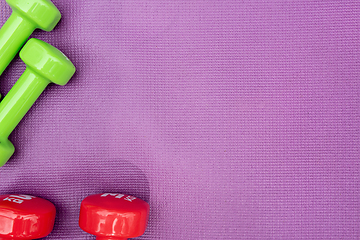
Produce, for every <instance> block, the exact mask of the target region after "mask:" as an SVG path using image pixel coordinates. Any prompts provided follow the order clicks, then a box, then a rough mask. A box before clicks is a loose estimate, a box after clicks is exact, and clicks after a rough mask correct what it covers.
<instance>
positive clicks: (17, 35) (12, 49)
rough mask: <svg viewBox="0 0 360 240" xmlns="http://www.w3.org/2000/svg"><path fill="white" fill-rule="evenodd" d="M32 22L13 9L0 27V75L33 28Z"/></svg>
mask: <svg viewBox="0 0 360 240" xmlns="http://www.w3.org/2000/svg"><path fill="white" fill-rule="evenodd" d="M35 28H36V27H35V26H34V25H33V23H31V22H30V21H28V20H27V19H26V18H23V17H21V16H20V15H19V14H18V13H17V12H16V11H14V12H13V13H12V14H11V15H10V17H9V18H8V20H7V21H6V22H5V24H4V25H3V26H2V27H1V29H0V59H1V61H0V75H1V74H2V73H3V71H4V70H5V68H6V67H7V66H8V65H9V63H10V62H11V60H12V59H13V58H14V57H15V55H16V53H17V52H18V51H19V50H20V48H21V47H22V45H24V43H25V42H26V40H27V39H28V38H29V36H30V35H31V33H32V32H33V31H34V30H35Z"/></svg>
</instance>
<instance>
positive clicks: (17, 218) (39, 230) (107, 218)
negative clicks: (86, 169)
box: [0, 193, 150, 240]
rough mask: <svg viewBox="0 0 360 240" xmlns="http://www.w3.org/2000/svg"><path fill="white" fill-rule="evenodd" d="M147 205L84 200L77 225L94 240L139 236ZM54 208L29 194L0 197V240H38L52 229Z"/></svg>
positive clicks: (109, 197) (109, 196)
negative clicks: (94, 239)
mask: <svg viewBox="0 0 360 240" xmlns="http://www.w3.org/2000/svg"><path fill="white" fill-rule="evenodd" d="M149 210H150V208H149V204H148V203H146V202H145V201H143V200H141V199H139V198H136V197H133V196H130V195H126V194H118V193H103V194H94V195H90V196H88V197H86V198H85V199H84V200H83V201H82V202H81V206H80V217H79V226H80V228H81V229H82V230H84V231H85V232H88V233H90V234H92V235H96V236H97V237H96V239H97V240H110V239H113V240H125V239H128V238H134V237H138V236H141V235H142V234H143V233H144V232H145V229H146V226H147V221H148V218H149ZM55 214H56V209H55V206H54V204H52V203H51V202H50V201H48V200H45V199H43V198H40V197H35V196H31V195H18V194H7V195H1V196H0V239H1V240H6V239H7V240H9V239H14V240H15V239H37V238H42V237H45V236H47V235H48V234H49V233H50V232H51V230H52V229H53V226H54V222H55Z"/></svg>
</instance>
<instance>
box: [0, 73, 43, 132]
mask: <svg viewBox="0 0 360 240" xmlns="http://www.w3.org/2000/svg"><path fill="white" fill-rule="evenodd" d="M48 84H50V81H49V80H47V79H45V78H43V77H41V76H39V75H38V74H36V73H34V72H33V71H32V70H31V69H30V68H26V70H25V71H24V73H23V74H22V75H21V77H20V78H19V79H18V81H17V82H16V83H15V85H14V86H13V87H12V88H11V90H10V91H9V92H8V94H7V95H6V96H5V98H4V99H3V100H2V101H1V104H0V139H7V138H8V137H9V135H10V134H11V132H12V131H13V130H14V129H15V127H16V126H17V125H18V124H19V122H20V121H21V119H22V118H23V117H24V116H25V114H26V113H27V112H28V111H29V109H30V108H31V106H32V105H33V104H34V103H35V101H36V99H38V97H39V96H40V94H41V93H42V92H43V91H44V90H45V88H46V86H47V85H48Z"/></svg>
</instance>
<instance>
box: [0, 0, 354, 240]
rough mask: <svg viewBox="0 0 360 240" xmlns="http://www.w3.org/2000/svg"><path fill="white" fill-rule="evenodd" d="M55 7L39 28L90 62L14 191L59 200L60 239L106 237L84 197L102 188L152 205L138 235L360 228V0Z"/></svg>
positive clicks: (29, 127) (43, 117)
mask: <svg viewBox="0 0 360 240" xmlns="http://www.w3.org/2000/svg"><path fill="white" fill-rule="evenodd" d="M53 2H54V4H55V5H56V6H57V7H58V8H59V9H60V11H61V13H62V17H63V18H62V20H61V22H60V23H59V25H58V26H57V27H56V28H55V29H54V30H53V31H52V32H49V33H47V32H43V31H39V30H37V31H35V32H34V34H33V35H32V37H35V38H39V39H42V40H44V41H46V42H48V43H50V44H52V45H54V46H55V47H57V48H58V49H60V50H61V51H63V52H64V53H65V54H66V55H67V56H68V57H69V58H70V59H71V60H72V61H73V63H74V64H75V66H76V68H77V72H76V74H75V76H74V77H73V78H72V80H71V81H70V82H69V83H68V84H67V85H66V86H63V87H61V86H56V85H50V86H49V87H48V88H47V89H46V91H45V92H44V93H43V94H42V95H41V97H40V98H39V99H38V101H37V102H36V104H35V105H34V106H33V107H32V109H31V110H30V111H29V113H28V114H27V115H26V116H25V118H24V119H23V120H22V122H21V123H20V124H19V126H18V127H17V128H16V130H15V131H14V132H13V134H12V135H11V136H10V140H11V141H12V142H13V144H14V146H15V148H16V153H15V155H14V156H13V157H12V158H11V160H10V161H9V162H8V163H7V164H6V165H5V166H4V167H2V168H0V180H1V185H0V193H2V194H5V193H23V194H32V195H36V196H40V197H44V198H46V199H48V200H50V201H52V202H53V203H54V204H55V205H56V207H57V218H56V223H55V227H54V230H53V232H52V233H51V234H50V235H49V236H48V237H46V238H45V239H95V237H93V236H91V235H90V234H87V233H85V232H83V231H82V230H81V229H80V228H79V227H78V216H79V208H80V202H81V200H82V199H83V198H85V197H86V196H87V195H90V194H95V193H102V192H120V193H126V194H131V195H134V196H136V197H139V198H142V199H144V200H146V201H147V202H148V203H149V204H150V206H151V215H150V219H149V225H148V228H147V230H146V232H145V234H144V235H143V236H141V237H139V238H138V239H164V240H180V239H183V240H189V239H193V240H208V239H238V240H240V239H257V240H258V239H260V240H262V239H264V240H265V239H274V240H278V239H284V240H288V239H327V240H328V239H347V240H350V239H360V201H359V199H360V196H359V186H360V185H359V184H360V179H359V176H360V162H359V140H360V137H359V136H360V132H359V129H360V126H359V125H360V117H359V115H360V114H359V113H360V112H359V110H360V101H359V99H360V83H359V82H360V81H359V75H360V74H359V73H360V51H359V50H360V49H359V45H360V44H359V43H360V39H359V29H360V28H359V27H360V2H359V1H357V0H347V1H340V0H338V1H336V0H333V1H330V0H329V1H308V0H294V1H285V0H281V1H280V0H273V1H270V0H269V1H264V0H251V1H250V0H249V1H240V0H236V1H235V0H233V1H231V0H223V1H211V0H166V1H165V0H151V1H150V0H142V1H114V0H101V1H98V0H97V1H95V0H86V1H85V0H53ZM0 9H1V12H0V16H1V18H0V20H1V24H3V23H4V22H5V20H6V19H7V18H8V16H9V15H10V13H11V9H10V8H9V7H8V5H7V4H6V3H5V0H1V2H0ZM24 68H25V66H24V64H23V63H22V61H21V60H20V59H19V58H18V57H16V58H15V60H14V61H13V62H12V63H11V65H10V66H9V67H8V68H7V70H6V71H5V72H4V74H3V75H2V76H1V77H0V92H1V93H2V94H6V93H7V92H8V91H9V90H10V88H11V87H12V85H13V84H14V83H15V81H16V79H17V78H18V77H19V76H20V75H21V73H22V71H23V70H24Z"/></svg>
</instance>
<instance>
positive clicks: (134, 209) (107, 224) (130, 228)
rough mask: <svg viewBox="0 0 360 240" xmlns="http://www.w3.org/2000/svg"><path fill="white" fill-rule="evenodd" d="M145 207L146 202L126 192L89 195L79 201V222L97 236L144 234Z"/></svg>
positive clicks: (106, 239) (122, 238) (100, 239)
mask: <svg viewBox="0 0 360 240" xmlns="http://www.w3.org/2000/svg"><path fill="white" fill-rule="evenodd" d="M149 211H150V207H149V204H148V203H146V202H145V201H143V200H141V199H139V198H136V197H133V196H130V195H125V194H118V193H103V194H95V195H90V196H88V197H86V198H85V199H84V200H83V201H82V202H81V206H80V217H79V226H80V228H81V229H82V230H84V231H85V232H88V233H90V234H92V235H96V236H97V237H96V239H97V240H110V239H112V240H126V239H128V238H134V237H138V236H141V235H142V234H144V232H145V229H146V226H147V221H148V218H149Z"/></svg>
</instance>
